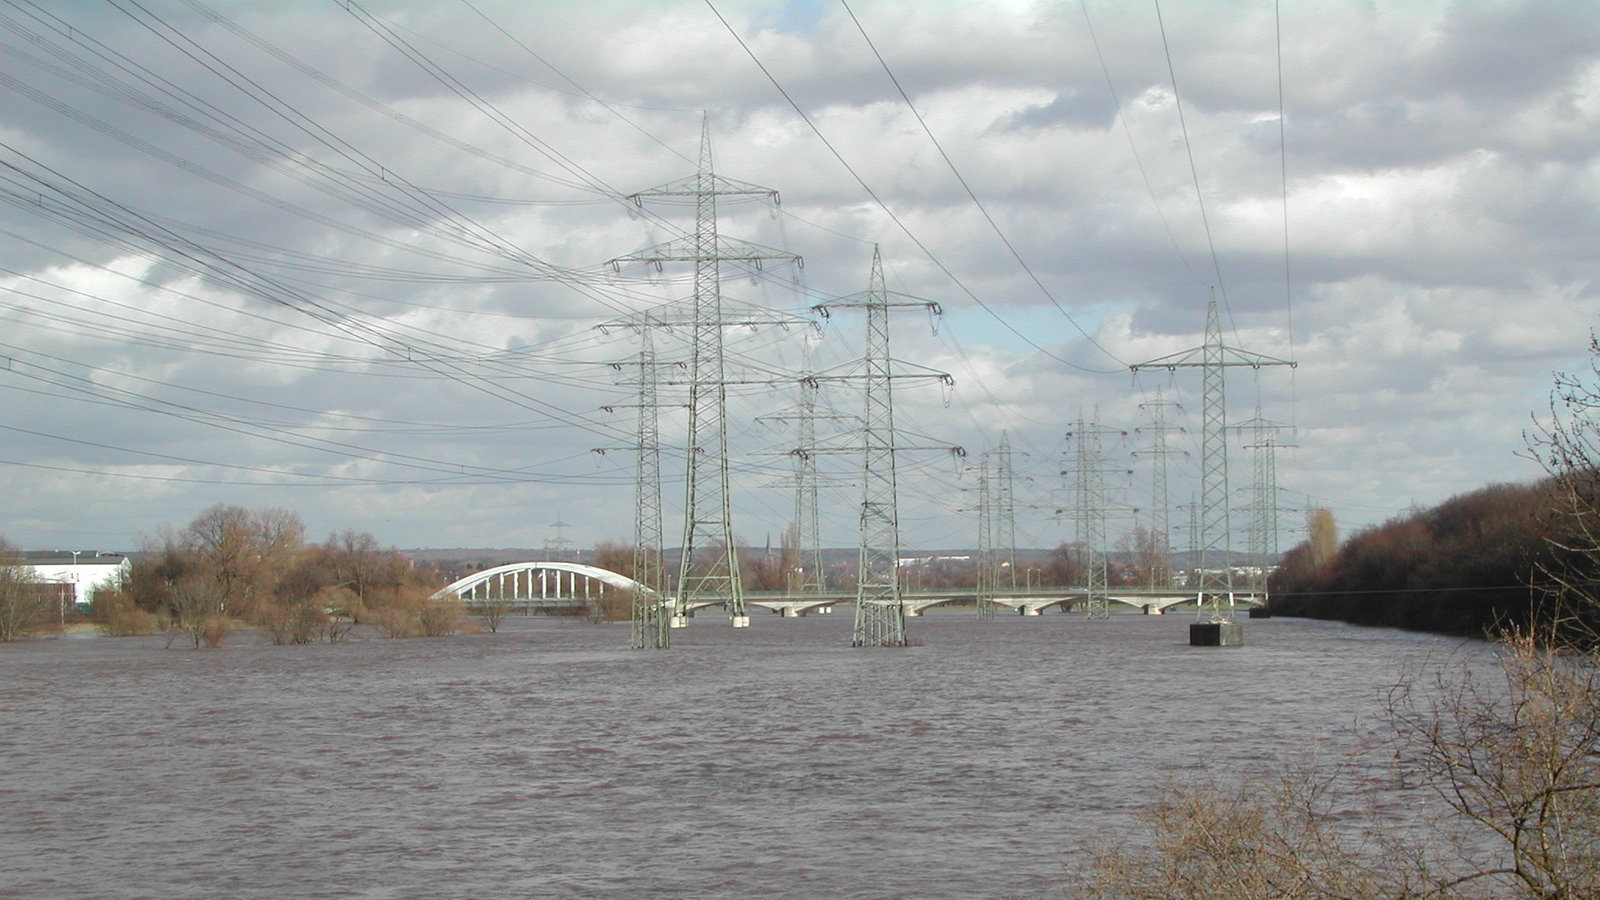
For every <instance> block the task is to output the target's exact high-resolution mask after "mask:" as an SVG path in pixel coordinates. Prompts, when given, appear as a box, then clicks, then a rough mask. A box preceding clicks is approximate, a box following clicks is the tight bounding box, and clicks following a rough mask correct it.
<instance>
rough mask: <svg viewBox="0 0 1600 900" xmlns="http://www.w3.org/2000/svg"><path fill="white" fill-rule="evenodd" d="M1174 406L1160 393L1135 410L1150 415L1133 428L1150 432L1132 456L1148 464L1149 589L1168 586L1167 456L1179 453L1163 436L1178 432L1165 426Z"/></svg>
mask: <svg viewBox="0 0 1600 900" xmlns="http://www.w3.org/2000/svg"><path fill="white" fill-rule="evenodd" d="M1177 405H1178V404H1176V403H1174V402H1172V401H1170V400H1163V399H1161V391H1159V390H1157V391H1156V399H1154V400H1152V401H1150V402H1148V403H1141V404H1139V408H1140V409H1142V410H1144V411H1146V412H1148V413H1149V414H1150V425H1149V427H1148V428H1138V429H1134V430H1135V431H1138V432H1145V431H1148V432H1149V433H1150V447H1149V448H1148V449H1145V450H1135V451H1134V456H1148V457H1150V459H1151V465H1150V545H1151V549H1152V550H1153V551H1154V553H1155V556H1156V562H1155V565H1154V566H1153V567H1152V569H1151V571H1150V573H1149V575H1150V586H1151V587H1153V588H1157V587H1168V586H1170V585H1171V584H1172V506H1171V503H1172V501H1171V498H1170V497H1169V496H1168V493H1167V457H1169V456H1171V455H1173V454H1174V453H1181V452H1183V451H1181V450H1173V449H1171V447H1170V446H1168V444H1167V433H1168V432H1170V431H1180V430H1182V429H1179V428H1177V427H1176V426H1173V425H1169V424H1167V408H1168V407H1176V406H1177Z"/></svg>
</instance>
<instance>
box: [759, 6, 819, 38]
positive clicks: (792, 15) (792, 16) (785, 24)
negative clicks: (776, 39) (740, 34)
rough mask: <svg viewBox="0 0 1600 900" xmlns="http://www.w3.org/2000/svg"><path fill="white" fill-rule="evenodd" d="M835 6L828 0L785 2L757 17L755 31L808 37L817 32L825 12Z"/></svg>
mask: <svg viewBox="0 0 1600 900" xmlns="http://www.w3.org/2000/svg"><path fill="white" fill-rule="evenodd" d="M833 5H834V4H833V3H831V2H826V0H785V2H782V3H778V4H777V5H775V6H774V7H772V8H771V9H768V10H766V11H765V12H763V13H761V14H760V15H758V16H756V19H755V22H754V25H755V30H757V31H765V30H767V29H769V28H770V29H771V30H773V31H776V32H778V33H779V34H799V35H808V34H811V33H813V32H815V31H816V30H817V26H818V25H820V24H822V16H823V12H824V10H825V9H827V8H830V7H832V6H833Z"/></svg>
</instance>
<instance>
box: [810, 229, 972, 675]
mask: <svg viewBox="0 0 1600 900" xmlns="http://www.w3.org/2000/svg"><path fill="white" fill-rule="evenodd" d="M896 308H916V309H925V310H928V311H929V312H931V313H933V314H934V315H939V314H940V312H941V310H940V308H939V304H937V303H934V302H932V301H929V300H921V299H918V298H915V297H909V296H906V295H904V294H898V293H893V292H890V291H888V290H887V289H886V288H885V287H884V283H883V259H882V256H881V255H880V254H879V252H878V248H877V247H873V248H872V275H871V278H870V279H869V281H868V287H867V290H866V291H864V292H862V293H857V294H851V295H848V296H845V297H840V298H837V299H835V300H830V301H828V302H827V303H821V304H818V305H817V306H815V307H813V309H814V310H815V311H816V312H817V313H819V314H820V315H823V316H827V315H829V313H830V312H831V311H832V310H835V309H861V310H865V311H866V314H867V342H866V356H865V357H864V358H863V359H862V361H861V363H860V371H859V373H858V374H853V375H818V376H817V377H818V379H819V380H845V379H848V380H858V381H860V382H861V383H862V385H863V394H864V395H865V400H866V402H865V413H864V415H863V416H862V425H861V445H860V448H859V449H860V451H861V454H862V491H861V547H860V557H859V562H858V564H857V569H856V621H855V630H854V632H853V634H852V636H851V639H850V643H851V646H854V647H903V646H905V645H906V609H905V598H904V597H903V596H902V594H901V588H900V512H899V500H898V497H897V494H896V485H895V459H894V457H895V453H896V451H898V450H909V449H920V448H911V447H906V446H900V445H898V444H897V440H896V434H895V428H894V393H893V382H894V381H896V380H899V379H904V378H935V379H938V380H939V381H941V382H942V383H944V384H947V385H948V384H953V383H954V379H952V378H951V377H950V376H949V375H948V374H945V373H943V372H934V371H933V370H931V369H927V368H924V367H920V366H919V367H916V368H917V369H918V370H919V371H915V372H912V371H908V370H907V369H906V366H907V364H905V363H901V362H899V361H898V360H895V359H894V358H893V357H891V356H890V355H889V311H890V310H891V309H896ZM957 452H959V450H958V451H957Z"/></svg>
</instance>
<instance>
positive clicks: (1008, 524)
mask: <svg viewBox="0 0 1600 900" xmlns="http://www.w3.org/2000/svg"><path fill="white" fill-rule="evenodd" d="M994 465H995V470H994V488H993V497H992V498H991V499H992V502H993V503H994V543H995V554H996V558H995V580H994V584H995V588H996V589H997V590H998V589H1000V588H1015V587H1016V586H1017V497H1016V490H1015V488H1016V476H1015V475H1014V474H1013V472H1012V468H1011V435H1010V434H1009V433H1008V432H1004V431H1002V432H1000V446H999V447H997V448H996V449H995V457H994Z"/></svg>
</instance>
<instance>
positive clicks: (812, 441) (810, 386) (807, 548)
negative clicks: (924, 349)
mask: <svg viewBox="0 0 1600 900" xmlns="http://www.w3.org/2000/svg"><path fill="white" fill-rule="evenodd" d="M809 368H810V366H809V364H808V365H807V370H808V371H807V373H806V375H804V376H803V377H801V378H800V379H798V380H797V384H798V386H799V390H800V399H799V402H798V403H796V404H795V406H794V407H793V408H792V409H788V410H784V411H781V412H777V413H768V414H766V415H761V416H757V417H756V420H757V421H758V422H790V421H792V422H794V423H795V444H794V446H793V447H790V448H788V449H786V450H784V451H783V453H784V455H786V456H788V457H789V458H790V460H792V462H793V466H794V471H793V473H792V475H791V476H790V478H789V480H788V481H785V482H782V484H783V485H784V486H786V487H790V486H792V487H793V488H794V530H795V533H796V535H797V537H798V539H799V543H800V546H799V548H798V550H799V556H800V568H799V570H798V571H796V572H790V573H787V575H786V576H785V577H786V581H787V584H788V588H789V590H790V592H791V593H797V594H820V593H823V592H824V591H826V590H827V589H828V585H827V572H826V571H825V570H824V568H823V565H822V526H821V524H820V517H819V515H818V507H819V505H820V501H819V498H818V484H819V476H818V474H817V455H818V452H819V450H818V447H817V422H818V420H827V419H848V420H852V421H853V420H855V419H856V417H855V416H841V415H836V414H833V413H819V412H818V411H817V392H818V389H819V387H820V385H819V384H818V383H817V380H816V379H815V378H813V377H812V374H813V373H811V372H810V371H809Z"/></svg>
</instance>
